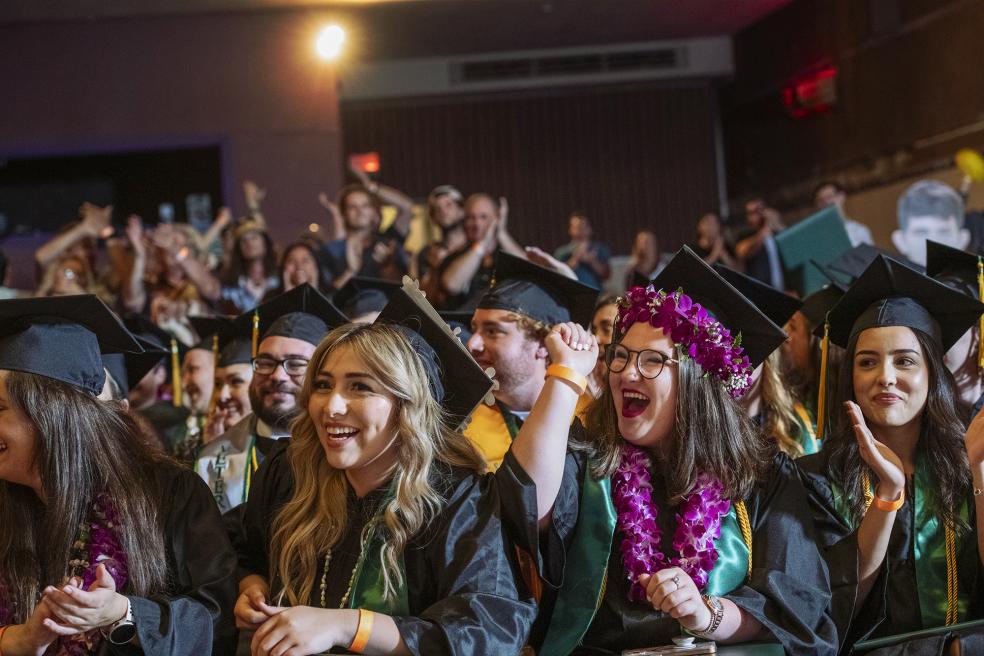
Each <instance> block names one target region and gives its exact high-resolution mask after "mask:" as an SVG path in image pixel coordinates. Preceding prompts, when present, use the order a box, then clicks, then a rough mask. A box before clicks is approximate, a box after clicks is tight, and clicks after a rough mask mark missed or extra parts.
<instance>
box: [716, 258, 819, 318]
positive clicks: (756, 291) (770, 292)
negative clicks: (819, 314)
mask: <svg viewBox="0 0 984 656" xmlns="http://www.w3.org/2000/svg"><path fill="white" fill-rule="evenodd" d="M714 270H715V271H717V272H718V273H719V274H720V275H721V277H722V278H724V279H725V280H727V281H728V282H729V283H731V285H732V286H733V287H734V288H735V289H737V290H738V291H740V292H741V293H742V294H744V295H745V298H747V299H748V300H750V301H751V302H752V303H754V304H755V306H756V307H757V308H758V309H759V310H761V311H762V313H763V314H765V316H767V317H769V319H771V320H772V323H774V324H776V325H777V326H785V325H786V322H787V321H789V319H790V318H791V317H792V316H793V315H794V314H796V311H797V310H799V309H800V308H801V307H803V301H801V300H799V299H798V298H793V297H792V296H790V295H789V294H786V293H784V292H781V291H779V290H778V289H776V288H775V287H773V286H772V285H766V284H765V283H763V282H761V281H759V280H756V279H755V278H752V277H751V276H746V275H745V274H744V273H738V272H737V271H735V270H734V269H730V268H728V267H726V266H724V265H723V264H715V265H714Z"/></svg>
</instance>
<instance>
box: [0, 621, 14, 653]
mask: <svg viewBox="0 0 984 656" xmlns="http://www.w3.org/2000/svg"><path fill="white" fill-rule="evenodd" d="M10 627H11V625H10V624H4V625H3V626H0V656H3V634H4V633H6V632H7V629H9V628H10Z"/></svg>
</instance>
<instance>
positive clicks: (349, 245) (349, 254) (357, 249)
mask: <svg viewBox="0 0 984 656" xmlns="http://www.w3.org/2000/svg"><path fill="white" fill-rule="evenodd" d="M364 251H365V246H364V242H363V240H362V238H360V237H349V238H348V239H347V240H346V241H345V263H346V264H347V265H348V270H349V271H351V272H352V275H353V276H354V275H358V273H359V271H361V270H362V254H363V252H364Z"/></svg>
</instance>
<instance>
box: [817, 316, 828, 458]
mask: <svg viewBox="0 0 984 656" xmlns="http://www.w3.org/2000/svg"><path fill="white" fill-rule="evenodd" d="M829 350H830V318H829V317H827V318H825V319H824V322H823V341H821V342H820V389H819V390H817V440H818V441H820V442H822V441H823V438H824V434H823V429H824V425H825V424H826V423H827V421H826V419H827V352H828V351H829Z"/></svg>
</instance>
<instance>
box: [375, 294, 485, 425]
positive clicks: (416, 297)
mask: <svg viewBox="0 0 984 656" xmlns="http://www.w3.org/2000/svg"><path fill="white" fill-rule="evenodd" d="M376 321H377V322H383V323H389V324H393V325H395V326H398V327H400V329H401V332H403V334H404V336H406V337H407V339H408V340H410V344H411V346H412V347H413V349H414V351H416V353H417V354H418V355H419V356H420V360H421V362H422V363H423V365H424V370H425V371H426V372H427V378H428V382H429V383H430V387H431V392H432V393H433V395H434V398H435V399H437V400H438V402H439V403H440V404H441V405H442V406H444V410H445V412H446V413H447V416H448V423H449V425H450V426H451V427H452V428H453V429H455V430H457V429H458V428H460V427H461V425H462V424H464V423H465V420H466V419H467V418H468V416H469V415H471V413H472V411H473V410H474V409H475V407H476V406H477V405H478V404H479V403H480V402H481V401H482V399H484V398H485V396H486V395H487V394H488V393H489V392H490V391H491V390H492V387H493V382H492V379H491V378H490V377H489V375H488V374H486V373H485V371H483V370H482V367H480V366H479V364H478V363H477V362H475V359H474V358H472V356H471V353H469V352H468V350H467V349H466V348H465V347H464V345H463V344H462V343H461V341H460V340H459V339H458V337H457V336H456V335H455V334H454V333H453V332H451V329H450V328H449V327H448V325H447V324H446V323H445V322H444V320H443V319H442V318H441V316H440V315H439V314H438V313H437V311H436V310H435V309H434V308H433V307H432V306H431V304H430V303H428V302H427V299H425V298H424V295H423V294H421V293H420V289H419V288H418V287H417V283H416V282H414V281H413V280H411V279H410V278H409V277H407V276H404V278H403V286H402V287H401V288H400V289H398V290H396V291H395V292H393V294H392V295H391V297H390V302H389V303H388V304H387V305H386V307H385V308H383V311H382V312H381V313H380V314H379V318H378V319H376Z"/></svg>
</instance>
